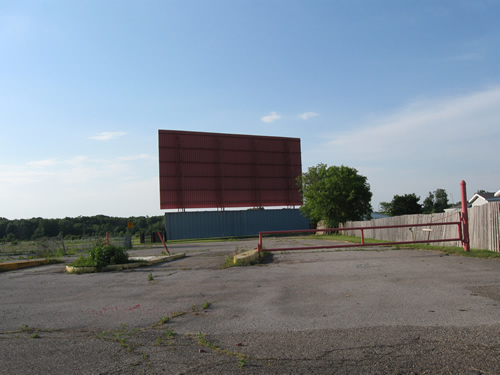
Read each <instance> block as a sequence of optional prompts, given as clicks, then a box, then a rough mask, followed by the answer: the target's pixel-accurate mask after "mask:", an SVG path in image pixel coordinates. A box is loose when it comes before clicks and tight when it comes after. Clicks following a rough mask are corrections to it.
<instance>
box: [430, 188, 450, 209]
mask: <svg viewBox="0 0 500 375" xmlns="http://www.w3.org/2000/svg"><path fill="white" fill-rule="evenodd" d="M448 207H450V205H449V203H448V194H447V193H446V190H445V189H436V190H435V191H434V192H429V196H428V197H427V198H425V199H424V205H423V213H424V214H433V213H438V212H444V209H445V208H448Z"/></svg>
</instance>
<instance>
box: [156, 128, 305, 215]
mask: <svg viewBox="0 0 500 375" xmlns="http://www.w3.org/2000/svg"><path fill="white" fill-rule="evenodd" d="M158 143H159V161H160V207H161V209H175V208H178V209H184V208H225V207H268V206H288V207H289V206H300V205H302V198H301V196H300V193H299V190H298V187H297V184H296V179H297V177H298V176H300V175H301V173H302V160H301V151H300V139H299V138H285V137H267V136H256V135H240V134H221V133H202V132H187V131H177V130H159V131H158Z"/></svg>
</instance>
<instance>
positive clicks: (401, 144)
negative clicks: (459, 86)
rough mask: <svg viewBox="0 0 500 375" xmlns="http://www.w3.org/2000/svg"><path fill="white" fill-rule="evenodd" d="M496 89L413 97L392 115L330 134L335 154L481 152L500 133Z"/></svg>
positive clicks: (499, 94) (499, 93)
mask: <svg viewBox="0 0 500 375" xmlns="http://www.w3.org/2000/svg"><path fill="white" fill-rule="evenodd" d="M499 124H500V88H494V89H490V90H486V91H482V92H477V93H473V94H469V95H464V96H461V97H455V98H444V99H429V100H418V101H415V102H414V103H412V104H410V105H409V106H407V107H406V108H403V109H401V110H399V111H396V112H394V113H392V114H389V115H385V116H380V117H378V118H376V119H374V120H372V121H370V122H368V123H366V124H364V125H362V126H360V127H358V128H356V129H353V130H351V131H347V132H344V133H342V134H340V135H336V136H334V137H333V140H332V141H331V142H330V143H329V145H330V146H334V149H335V150H337V152H339V153H344V152H349V153H357V155H358V156H359V157H362V158H363V157H366V156H367V155H369V156H370V157H374V158H377V159H388V158H390V157H393V156H397V155H399V157H404V156H405V155H406V156H408V154H409V153H411V154H412V155H413V154H415V153H416V154H418V155H420V157H426V155H429V154H432V155H436V154H437V153H442V152H443V151H445V150H446V151H449V152H455V151H459V147H463V150H462V152H467V153H470V151H471V150H474V151H477V152H479V153H481V150H483V152H482V154H483V155H484V147H485V145H486V144H489V145H491V144H493V143H495V142H494V141H493V140H495V141H496V139H497V138H496V137H494V135H496V136H498V135H499V133H500V126H498V125H499Z"/></svg>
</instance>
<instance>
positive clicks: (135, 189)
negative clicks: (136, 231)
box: [0, 0, 500, 219]
mask: <svg viewBox="0 0 500 375" xmlns="http://www.w3.org/2000/svg"><path fill="white" fill-rule="evenodd" d="M499 16H500V1H497V0H475V1H472V0H467V1H461V0H432V1H430V0H429V1H426V0H421V1H410V0H408V1H400V0H398V1H372V0H364V1H363V0H349V1H341V0H338V1H333V0H332V1H319V0H311V1H294V0H286V1H285V0H283V1H277V0H265V1H259V0H254V1H247V0H219V1H215V0H214V1H211V0H204V1H194V0H179V1H168V0H165V1H159V0H157V1H148V0H141V1H139V0H135V1H127V0H120V1H118V0H109V1H102V0H95V1H93V0H80V1H67V0H60V1H55V0H45V1H44V0H38V1H34V0H33V1H23V0H16V1H10V0H3V1H2V2H0V56H1V59H0V99H1V100H0V129H1V132H0V217H6V218H8V219H15V218H31V217H47V218H52V217H66V216H69V217H74V216H79V215H96V214H104V215H109V216H139V215H150V216H151V215H161V214H162V213H163V212H164V211H162V210H160V208H159V184H158V139H157V134H158V129H172V130H188V131H206V132H221V133H236V134H254V135H270V136H283V137H298V138H301V141H302V165H303V169H304V170H306V169H307V168H308V167H310V166H314V165H317V164H318V163H326V164H328V165H347V166H349V167H353V168H356V169H357V170H358V171H359V173H361V174H362V175H364V176H366V177H367V178H368V182H369V183H370V185H371V190H372V192H373V201H372V206H373V208H374V209H375V210H377V209H378V206H379V202H380V201H391V200H392V198H393V196H394V195H395V194H399V195H403V194H409V193H415V194H417V195H419V196H420V197H421V202H422V201H423V200H424V198H425V197H426V196H427V195H428V193H429V192H430V191H434V190H436V189H437V188H443V189H446V191H447V192H448V193H449V197H450V200H453V201H459V200H460V190H459V188H460V181H461V180H465V181H466V182H467V188H468V196H469V197H471V196H472V195H473V193H474V192H475V191H477V190H478V189H484V190H487V191H497V190H498V189H500V179H499V176H500V170H499V169H500V168H499V163H498V155H499V152H498V143H499V140H500V48H498V47H499V46H500V22H498V19H499Z"/></svg>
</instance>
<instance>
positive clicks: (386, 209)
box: [380, 189, 452, 216]
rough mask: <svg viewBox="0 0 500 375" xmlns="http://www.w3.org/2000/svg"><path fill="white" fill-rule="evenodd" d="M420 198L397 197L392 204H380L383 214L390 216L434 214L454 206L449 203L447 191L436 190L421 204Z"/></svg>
mask: <svg viewBox="0 0 500 375" xmlns="http://www.w3.org/2000/svg"><path fill="white" fill-rule="evenodd" d="M419 201H420V197H419V196H417V195H416V194H415V193H411V194H404V195H395V196H394V197H393V198H392V201H390V202H380V207H381V213H384V214H387V215H390V216H399V215H413V214H434V213H439V212H444V210H445V209H446V208H449V207H451V206H452V205H451V204H450V203H449V202H448V194H447V193H446V190H445V189H436V190H435V191H434V192H429V195H428V196H427V198H425V199H424V201H423V203H422V204H420V203H419Z"/></svg>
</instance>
